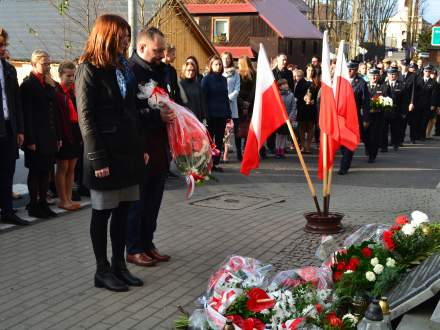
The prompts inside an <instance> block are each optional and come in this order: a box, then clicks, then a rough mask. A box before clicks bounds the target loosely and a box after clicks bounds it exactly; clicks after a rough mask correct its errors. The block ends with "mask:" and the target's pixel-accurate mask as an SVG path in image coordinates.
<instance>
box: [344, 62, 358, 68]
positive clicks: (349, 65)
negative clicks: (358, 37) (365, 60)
mask: <svg viewBox="0 0 440 330" xmlns="http://www.w3.org/2000/svg"><path fill="white" fill-rule="evenodd" d="M347 68H349V69H357V68H359V63H358V62H356V61H349V62H348V63H347Z"/></svg>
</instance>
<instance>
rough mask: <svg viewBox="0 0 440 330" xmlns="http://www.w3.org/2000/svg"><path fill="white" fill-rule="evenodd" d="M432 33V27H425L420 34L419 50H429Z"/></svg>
mask: <svg viewBox="0 0 440 330" xmlns="http://www.w3.org/2000/svg"><path fill="white" fill-rule="evenodd" d="M431 34H432V29H431V28H430V27H429V28H425V29H423V30H422V31H421V32H420V33H419V36H418V47H417V48H418V51H419V52H427V51H428V49H429V48H430V47H431Z"/></svg>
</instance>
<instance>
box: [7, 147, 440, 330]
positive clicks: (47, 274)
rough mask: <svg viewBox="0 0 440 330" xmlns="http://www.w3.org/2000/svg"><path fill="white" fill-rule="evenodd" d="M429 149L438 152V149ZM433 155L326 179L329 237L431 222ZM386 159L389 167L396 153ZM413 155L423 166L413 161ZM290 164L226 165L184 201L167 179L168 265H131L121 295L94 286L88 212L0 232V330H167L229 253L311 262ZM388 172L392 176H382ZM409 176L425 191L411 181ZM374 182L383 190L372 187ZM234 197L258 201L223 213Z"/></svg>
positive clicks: (437, 214)
mask: <svg viewBox="0 0 440 330" xmlns="http://www.w3.org/2000/svg"><path fill="white" fill-rule="evenodd" d="M430 146H431V147H432V148H438V147H439V146H440V143H439V142H438V141H435V142H433V143H431V144H430ZM435 151H436V152H437V153H436V154H434V153H433V152H432V150H431V149H426V150H425V151H424V153H422V154H420V155H418V156H417V157H414V159H413V158H411V157H410V151H402V152H401V155H400V157H407V160H406V162H405V168H410V169H409V170H404V169H400V170H396V168H397V167H399V168H401V167H402V166H401V165H399V164H397V163H395V164H394V167H393V166H390V167H389V169H388V170H377V171H370V172H366V173H365V174H361V173H359V172H357V173H356V168H358V169H359V168H361V167H366V164H365V163H364V161H365V159H362V156H360V158H359V159H358V160H357V159H355V163H354V171H353V172H354V173H352V174H350V175H348V176H346V177H343V178H340V177H336V178H335V179H334V181H335V184H334V186H333V190H332V192H333V194H332V209H334V210H338V211H341V212H343V213H345V218H344V220H343V223H344V226H345V227H346V231H345V232H344V233H342V234H340V235H337V236H336V237H337V239H338V240H342V239H343V238H344V237H345V236H347V235H348V234H350V233H351V232H352V231H353V230H355V229H356V228H358V227H359V226H361V225H362V224H367V223H372V222H378V223H391V222H392V221H393V219H394V217H395V215H397V214H400V213H406V214H408V213H409V212H411V211H412V210H414V209H419V210H423V211H426V212H427V213H428V214H429V215H430V217H431V218H432V219H440V203H439V200H440V199H439V197H440V195H439V192H438V191H437V190H436V189H435V186H436V185H437V183H438V181H440V179H439V174H440V162H439V158H438V156H437V155H438V150H435ZM405 155H407V156H405ZM386 157H388V158H389V159H390V162H391V163H392V162H393V159H394V158H393V157H395V155H392V154H391V155H389V156H388V155H387V156H386ZM420 157H425V158H426V164H425V163H423V164H420V163H419V162H418V159H419V158H420ZM383 158H385V156H383ZM396 159H397V158H396ZM399 161H400V160H396V161H395V162H399ZM289 162H291V163H289ZM433 162H434V164H433ZM291 166H296V168H297V161H296V160H292V158H290V159H288V160H286V161H282V162H275V161H267V162H265V163H264V164H263V166H262V167H263V169H262V170H261V171H259V172H258V173H257V174H255V175H253V176H250V177H243V176H241V175H239V173H238V166H237V164H231V165H228V166H226V171H225V173H224V174H220V175H219V176H218V177H219V180H220V181H219V182H218V183H215V182H209V183H207V184H206V185H205V186H203V187H197V188H196V193H195V196H194V197H193V199H192V200H190V201H186V200H185V199H184V195H185V191H184V186H183V183H182V181H180V180H172V181H170V182H169V183H168V188H167V191H166V192H165V196H164V201H163V207H162V209H161V213H160V219H159V228H158V231H157V235H156V239H155V242H156V244H157V246H158V247H159V249H160V250H161V251H164V252H166V253H169V254H170V255H172V259H171V261H170V262H168V263H161V264H159V265H158V266H156V267H151V268H140V267H136V266H132V265H130V266H129V268H130V269H131V270H132V271H133V273H135V274H136V275H138V276H140V277H141V278H143V279H144V280H145V282H146V283H145V285H144V286H143V287H142V288H133V289H131V290H130V291H129V292H127V293H112V292H109V291H105V290H102V289H97V288H95V287H93V274H94V270H95V262H94V258H93V253H92V247H91V242H90V239H89V217H90V209H84V210H82V211H79V212H75V213H71V214H66V215H63V216H61V217H58V218H56V219H53V220H48V221H43V222H39V223H36V224H34V225H32V226H28V227H25V228H19V229H18V230H10V231H8V232H3V233H0V329H1V330H3V329H11V330H12V329H14V330H15V329H94V330H95V329H142V330H145V329H159V330H160V329H171V328H172V326H173V320H174V319H176V318H177V316H178V313H177V311H176V306H177V305H182V306H183V307H184V308H185V309H186V310H188V311H191V310H193V309H194V308H196V305H195V301H196V299H197V298H198V297H199V296H200V295H201V294H203V292H204V290H205V288H206V285H207V281H208V279H209V276H210V275H211V274H212V273H213V272H214V271H215V270H216V268H217V267H218V265H219V264H220V263H221V262H222V261H223V260H224V259H225V258H226V257H227V256H228V255H232V254H240V255H244V256H252V257H255V258H258V259H261V260H262V261H264V262H267V263H272V264H273V265H274V268H275V269H276V270H280V269H283V270H285V269H290V268H294V267H298V266H302V265H312V264H318V263H319V261H318V260H317V259H316V258H315V257H314V253H315V250H316V248H317V246H318V244H319V241H320V239H321V238H320V236H319V235H313V234H308V233H305V232H304V231H303V226H304V224H305V220H304V218H303V216H302V214H303V213H304V212H305V211H309V210H311V208H312V202H311V200H310V197H309V192H308V190H307V186H306V185H305V184H304V182H303V179H302V177H301V176H300V173H299V175H296V174H295V173H297V174H298V172H295V173H294V174H292V172H291V171H290V167H291ZM380 166H383V165H381V164H379V165H376V167H377V168H379V167H380ZM411 168H421V170H420V171H412V170H411ZM396 171H399V173H401V177H400V179H395V180H394V181H393V180H391V181H387V180H385V179H383V178H385V177H387V176H390V177H393V176H394V175H395V172H396ZM416 175H417V176H419V179H420V180H425V184H419V183H418V181H417V180H415V178H414V176H416ZM313 177H314V176H313ZM364 177H365V180H364V179H363V178H364ZM406 177H408V178H410V177H411V179H408V180H406ZM362 180H364V181H362ZM381 180H382V184H380V182H379V184H378V183H377V182H376V181H381ZM315 181H316V180H315ZM401 181H405V182H406V184H402V182H401ZM413 182H417V184H414V185H413ZM316 189H317V191H318V192H320V191H321V189H322V188H321V186H320V185H317V186H316ZM221 194H228V196H227V198H224V199H223V202H224V203H223V204H222V203H220V202H219V203H217V204H215V203H214V204H212V205H210V206H202V205H200V203H198V202H200V200H201V199H205V198H208V197H216V196H219V195H221ZM243 196H248V197H254V198H255V197H257V198H261V199H262V200H263V201H262V202H261V204H257V205H254V204H252V205H250V206H248V207H246V203H242V204H240V205H241V207H242V208H241V209H236V210H233V209H232V207H231V209H222V207H223V206H224V205H228V203H231V205H236V203H237V201H238V202H240V200H244V199H243V198H242V197H243ZM226 207H227V206H226ZM236 208H237V207H236ZM109 255H110V251H109Z"/></svg>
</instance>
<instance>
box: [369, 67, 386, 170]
mask: <svg viewBox="0 0 440 330" xmlns="http://www.w3.org/2000/svg"><path fill="white" fill-rule="evenodd" d="M368 74H369V76H370V78H369V82H368V91H369V92H370V95H371V98H372V99H373V98H378V97H380V96H384V94H385V85H383V84H381V83H380V71H379V70H378V69H376V68H373V69H370V70H369V71H368ZM365 123H366V125H365V136H364V143H365V149H366V153H367V154H368V162H369V163H374V162H375V160H376V157H377V151H378V150H379V146H380V144H381V142H382V139H381V137H382V131H383V126H384V119H383V112H382V111H381V109H374V108H371V109H370V111H369V112H368V113H367V114H365Z"/></svg>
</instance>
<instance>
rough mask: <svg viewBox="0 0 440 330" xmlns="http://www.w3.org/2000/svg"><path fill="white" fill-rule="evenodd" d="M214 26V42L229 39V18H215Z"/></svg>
mask: <svg viewBox="0 0 440 330" xmlns="http://www.w3.org/2000/svg"><path fill="white" fill-rule="evenodd" d="M212 26H213V27H212V39H213V40H212V41H213V42H214V43H222V42H228V41H229V18H214V19H213V22H212Z"/></svg>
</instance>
